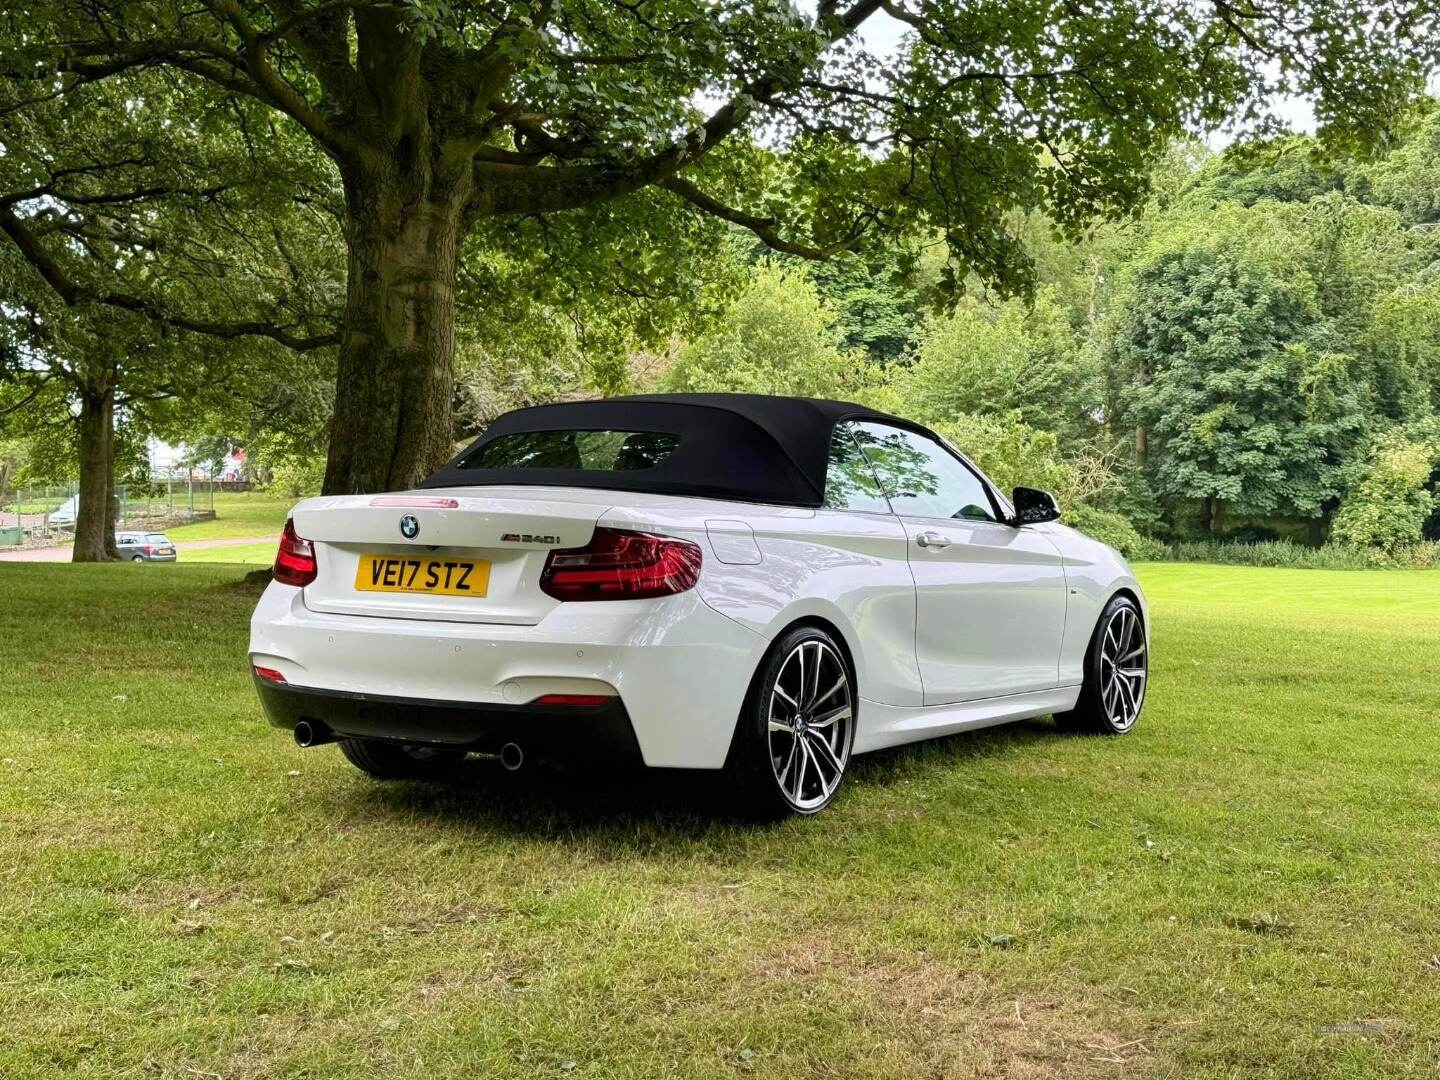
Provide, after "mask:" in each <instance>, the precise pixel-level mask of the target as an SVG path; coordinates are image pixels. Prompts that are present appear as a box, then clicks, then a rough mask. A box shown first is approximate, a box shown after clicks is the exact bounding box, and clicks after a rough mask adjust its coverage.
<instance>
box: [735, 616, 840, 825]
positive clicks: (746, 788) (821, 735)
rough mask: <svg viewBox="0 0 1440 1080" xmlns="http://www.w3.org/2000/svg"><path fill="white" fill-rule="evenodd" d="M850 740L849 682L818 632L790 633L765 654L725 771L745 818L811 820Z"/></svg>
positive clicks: (834, 787) (824, 801)
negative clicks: (796, 817)
mask: <svg viewBox="0 0 1440 1080" xmlns="http://www.w3.org/2000/svg"><path fill="white" fill-rule="evenodd" d="M854 741H855V681H854V678H853V676H852V673H851V671H850V666H849V664H848V663H846V660H845V655H844V653H842V652H841V651H840V648H839V646H838V645H837V644H836V643H835V640H834V639H833V638H832V637H831V636H830V635H829V634H827V633H825V631H823V630H821V629H819V628H817V627H813V626H802V627H796V628H795V629H793V630H789V631H787V632H786V633H784V634H782V635H781V636H780V638H779V640H777V641H776V642H775V644H774V645H773V646H772V647H771V649H770V651H769V652H768V653H767V654H766V656H765V659H764V660H763V661H762V662H761V664H760V670H759V671H758V672H757V673H756V678H755V681H754V684H753V685H752V686H751V688H750V693H749V695H748V696H747V698H746V700H745V705H744V708H743V709H742V710H741V714H740V720H739V723H738V724H737V725H736V729H735V740H734V742H733V744H732V745H731V748H730V756H729V759H728V760H727V761H726V764H725V768H726V772H727V773H728V775H729V779H730V781H731V785H732V787H733V789H734V791H735V794H736V796H737V798H738V802H739V806H740V809H741V810H742V811H743V812H744V813H746V814H747V815H750V816H753V817H760V818H778V817H784V816H786V815H787V814H814V813H818V812H819V811H820V810H823V809H824V808H825V807H826V806H827V805H829V803H830V801H831V800H832V799H834V798H835V794H836V792H838V791H839V790H840V784H841V782H842V781H843V780H844V779H845V768H846V766H847V765H848V764H849V763H850V750H851V747H852V746H853V744H854Z"/></svg>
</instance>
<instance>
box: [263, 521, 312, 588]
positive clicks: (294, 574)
mask: <svg viewBox="0 0 1440 1080" xmlns="http://www.w3.org/2000/svg"><path fill="white" fill-rule="evenodd" d="M317 573H319V567H318V566H317V565H316V563H315V545H314V544H312V543H310V541H309V540H302V539H301V538H300V537H299V536H298V535H297V534H296V532H295V520H294V519H293V518H287V519H286V520H285V531H284V532H282V533H281V534H280V550H279V551H278V552H276V553H275V568H274V569H273V570H272V571H271V574H272V576H273V577H274V578H275V580H276V581H278V582H280V584H282V585H296V586H300V585H309V584H310V583H311V582H312V581H314V580H315V575H316V574H317Z"/></svg>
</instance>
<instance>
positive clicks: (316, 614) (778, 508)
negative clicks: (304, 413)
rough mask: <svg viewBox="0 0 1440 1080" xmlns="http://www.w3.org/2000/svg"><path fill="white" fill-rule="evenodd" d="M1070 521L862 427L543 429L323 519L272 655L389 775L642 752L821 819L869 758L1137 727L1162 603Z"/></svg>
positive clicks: (278, 597)
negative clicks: (1050, 717) (1151, 606)
mask: <svg viewBox="0 0 1440 1080" xmlns="http://www.w3.org/2000/svg"><path fill="white" fill-rule="evenodd" d="M1058 517H1059V511H1058V509H1057V507H1056V504H1055V501H1054V499H1052V498H1051V497H1050V496H1049V495H1047V494H1045V493H1044V492H1042V491H1036V490H1033V489H1029V488H1017V489H1015V491H1014V493H1013V495H1012V496H1011V497H1009V498H1007V497H1006V496H1004V495H1002V494H1001V493H1000V492H999V491H997V490H996V488H995V486H994V485H993V484H992V483H991V482H990V481H989V480H988V479H987V478H986V477H985V476H984V474H983V473H981V472H980V470H979V469H977V468H976V467H975V465H974V464H973V463H971V462H970V461H969V460H968V459H967V458H966V457H965V456H964V455H963V454H961V453H959V452H958V451H956V450H955V449H954V448H953V447H951V446H949V445H948V444H947V443H945V442H944V441H943V440H942V439H940V438H939V437H937V436H936V435H935V434H934V433H933V432H931V431H929V430H928V429H926V428H924V427H921V426H919V425H917V424H913V423H910V422H909V421H906V420H902V419H899V418H897V417H894V416H888V415H886V414H884V413H879V412H875V411H874V410H871V409H866V408H863V407H861V406H858V405H850V404H845V403H842V402H834V401H816V400H809V399H800V398H779V397H759V396H747V395H728V394H714V395H711V394H695V395H674V396H652V397H629V398H614V399H609V400H603V401H587V402H574V403H568V404H558V405H546V406H540V407H537V408H530V409H521V410H518V411H516V412H511V413H507V414H506V415H504V416H502V417H500V418H499V419H498V420H496V421H495V423H494V424H492V425H491V426H490V428H489V429H488V430H487V431H486V432H485V434H484V435H483V436H482V437H481V438H479V439H478V440H477V441H476V442H475V443H474V444H473V445H471V446H470V447H468V448H467V449H466V450H465V451H464V452H462V453H461V454H460V455H459V456H458V457H456V458H455V459H454V460H453V461H452V462H450V464H448V465H446V466H445V467H444V468H442V469H441V470H440V471H439V472H437V473H435V474H434V475H433V476H431V477H429V478H428V479H427V480H425V481H424V482H423V483H422V484H421V486H420V487H419V488H418V489H416V490H414V491H407V492H400V493H395V494H385V495H344V496H330V497H321V498H316V499H307V500H305V501H304V502H301V503H300V504H299V505H297V506H296V507H295V509H294V511H293V513H292V515H291V517H290V519H289V520H288V521H287V522H286V524H285V532H284V536H283V538H282V539H281V542H280V551H279V554H278V556H277V558H276V561H275V570H274V581H273V582H272V583H271V584H270V586H269V587H268V588H267V589H266V591H265V594H264V596H263V597H262V598H261V600H260V603H259V606H258V607H257V608H256V611H255V615H254V619H253V621H252V623H251V636H250V663H251V667H252V670H253V673H254V677H255V685H256V687H257V689H258V691H259V693H260V697H261V700H262V701H263V703H264V707H265V711H266V713H267V715H268V716H269V718H270V720H271V721H272V722H273V723H274V724H276V725H278V726H280V727H284V728H287V729H289V730H291V731H293V732H294V734H295V738H296V740H297V741H298V742H299V743H300V744H301V745H304V746H311V745H318V744H321V743H328V742H338V743H339V744H340V749H341V750H342V751H343V752H344V754H345V756H346V757H347V758H349V760H350V761H351V762H353V763H354V764H355V765H357V766H358V767H359V768H361V769H363V770H364V771H365V772H367V773H369V774H370V775H372V776H375V777H380V778H399V777H424V776H434V775H438V774H439V773H440V772H442V771H443V770H444V769H446V768H447V767H448V766H449V765H450V764H451V763H453V762H454V761H457V760H459V759H460V758H463V757H464V756H465V755H467V754H469V753H471V752H479V753H487V754H498V755H499V756H500V759H501V761H502V762H503V763H504V765H505V766H506V767H507V768H511V769H517V768H520V767H521V766H522V764H523V763H524V762H525V761H526V760H527V759H529V758H531V757H540V758H557V759H559V758H563V759H571V760H576V761H580V762H585V761H589V760H592V759H600V758H620V759H623V760H627V761H631V762H634V763H637V764H638V763H643V764H644V765H646V766H649V767H652V768H672V769H675V768H678V769H723V770H724V771H725V773H726V774H727V776H728V778H729V780H730V782H731V783H732V784H733V788H734V790H735V792H736V793H737V794H738V795H739V797H740V798H741V800H742V802H743V804H744V805H745V807H746V808H748V809H749V810H750V811H751V812H754V813H758V814H765V815H782V814H786V813H798V814H811V813H815V812H816V811H818V810H820V809H821V808H823V807H824V806H825V805H826V804H827V803H829V802H830V800H831V799H833V798H834V797H835V794H836V792H837V791H838V790H839V788H840V785H841V782H842V781H843V780H844V777H845V769H846V766H847V765H848V764H849V762H850V759H851V757H852V756H853V755H855V754H861V753H865V752H866V751H869V750H877V749H880V748H882V747H888V746H896V745H898V744H901V743H908V742H913V741H915V740H919V739H928V738H932V737H935V736H940V735H949V734H952V733H954V732H959V731H967V730H970V729H973V728H980V727H986V726H988V725H992V724H1002V723H1005V722H1007V721H1011V720H1019V719H1023V718H1026V717H1033V716H1040V715H1044V714H1054V715H1055V716H1056V717H1057V718H1058V719H1059V720H1060V721H1061V722H1062V723H1063V724H1066V725H1068V726H1070V727H1073V728H1077V729H1081V730H1084V731H1090V732H1097V733H1104V734H1121V733H1123V732H1126V731H1129V730H1130V728H1131V727H1133V726H1134V724H1135V721H1136V718H1137V717H1138V716H1139V713H1140V708H1141V705H1142V704H1143V702H1144V699H1145V686H1146V680H1147V672H1148V665H1147V660H1148V655H1149V653H1148V645H1149V623H1148V619H1147V615H1146V608H1145V599H1144V595H1143V594H1142V593H1141V591H1140V587H1139V585H1138V584H1137V583H1136V581H1135V577H1134V575H1133V574H1132V573H1131V570H1130V567H1129V566H1128V565H1127V564H1126V562H1125V560H1124V559H1123V558H1121V557H1120V556H1119V555H1118V554H1117V553H1116V552H1115V551H1113V550H1112V549H1110V548H1108V547H1106V546H1105V545H1104V544H1101V543H1098V542H1096V541H1095V540H1091V539H1089V538H1088V537H1085V536H1083V535H1081V534H1080V533H1077V532H1075V531H1074V530H1072V529H1069V528H1067V527H1066V526H1064V525H1061V524H1060V523H1059V522H1058V520H1057V519H1058Z"/></svg>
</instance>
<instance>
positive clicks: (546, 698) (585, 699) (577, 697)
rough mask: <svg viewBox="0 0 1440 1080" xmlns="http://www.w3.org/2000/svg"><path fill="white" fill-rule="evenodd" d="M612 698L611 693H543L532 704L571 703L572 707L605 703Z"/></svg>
mask: <svg viewBox="0 0 1440 1080" xmlns="http://www.w3.org/2000/svg"><path fill="white" fill-rule="evenodd" d="M609 700H610V695H609V694H541V695H540V696H539V697H537V698H536V699H535V700H534V701H532V702H531V703H530V704H532V705H569V706H572V707H583V706H594V705H604V704H606V703H607V702H608V701H609Z"/></svg>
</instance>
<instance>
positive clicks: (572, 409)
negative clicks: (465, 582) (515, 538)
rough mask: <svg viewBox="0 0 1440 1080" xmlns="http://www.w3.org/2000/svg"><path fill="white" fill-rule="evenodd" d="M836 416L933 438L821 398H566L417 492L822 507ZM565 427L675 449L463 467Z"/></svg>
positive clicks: (500, 422)
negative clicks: (526, 490)
mask: <svg viewBox="0 0 1440 1080" xmlns="http://www.w3.org/2000/svg"><path fill="white" fill-rule="evenodd" d="M841 420H880V421H884V422H885V423H889V424H895V425H898V426H900V427H906V428H910V429H911V430H914V431H920V432H925V433H927V434H929V432H928V431H927V429H926V428H924V427H921V426H920V425H919V424H914V423H911V422H910V421H909V420H902V419H901V418H899V417H896V416H891V415H889V414H888V413H883V412H877V411H876V410H875V409H869V408H866V407H865V406H863V405H855V404H853V403H851V402H846V401H827V400H824V399H821V398H799V397H770V396H766V395H764V394H650V395H636V396H632V397H615V398H602V399H601V400H599V401H568V402H562V403H559V404H555V405H536V406H533V407H531V408H528V409H516V410H514V411H513V412H508V413H505V414H503V415H502V416H499V417H497V418H496V420H495V421H494V423H492V424H491V425H490V427H489V428H487V429H486V431H485V434H484V435H481V436H480V438H478V439H476V440H475V441H474V442H473V443H471V444H470V445H469V446H467V447H466V448H465V449H464V450H463V451H461V452H460V453H459V454H458V455H456V457H455V458H454V459H453V460H452V461H451V462H450V463H449V464H447V465H445V466H444V467H443V468H441V469H439V470H437V471H436V472H435V473H433V474H432V475H430V476H428V477H426V478H425V479H424V480H423V481H421V483H420V486H421V487H424V488H437V487H469V486H471V485H486V484H527V485H540V486H550V487H581V488H603V489H608V490H611V491H644V492H653V493H655V494H660V495H691V496H700V497H704V498H713V499H737V500H741V501H744V502H759V503H777V504H780V505H784V506H819V505H820V504H821V502H822V501H823V499H824V494H825V467H826V463H827V461H828V459H829V453H830V436H831V433H832V431H833V430H834V427H835V425H836V423H838V422H839V421H841ZM565 430H577V431H587V430H588V431H606V430H615V431H654V432H666V433H669V434H673V435H676V436H679V443H678V445H677V446H676V447H675V450H674V452H673V453H671V454H670V456H669V457H667V458H666V459H665V460H663V461H661V462H659V463H658V464H656V465H654V466H652V467H650V468H648V469H636V470H630V471H625V470H619V471H614V472H611V471H603V470H587V469H534V468H517V469H496V468H475V467H471V468H465V467H464V465H463V463H464V462H465V461H466V460H467V459H468V458H470V457H471V456H472V455H473V454H475V452H476V451H477V450H478V449H479V448H480V447H483V446H485V445H486V444H487V443H490V442H493V441H495V440H496V439H499V438H501V437H503V436H506V435H513V434H515V433H517V432H529V431H565Z"/></svg>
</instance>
